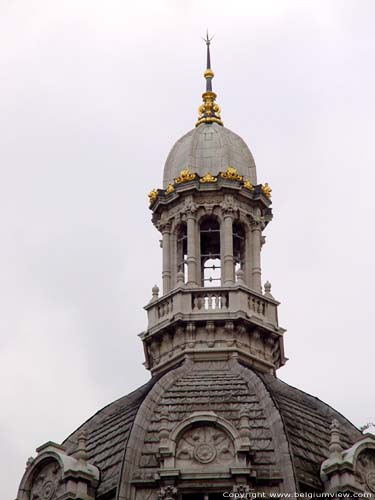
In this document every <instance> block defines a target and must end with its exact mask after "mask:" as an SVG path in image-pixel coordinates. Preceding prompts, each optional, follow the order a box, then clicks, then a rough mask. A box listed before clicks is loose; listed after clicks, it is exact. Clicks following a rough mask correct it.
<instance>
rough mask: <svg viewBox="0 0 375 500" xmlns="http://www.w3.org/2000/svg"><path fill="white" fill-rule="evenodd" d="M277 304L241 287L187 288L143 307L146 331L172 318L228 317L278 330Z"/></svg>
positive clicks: (172, 291) (268, 298)
mask: <svg viewBox="0 0 375 500" xmlns="http://www.w3.org/2000/svg"><path fill="white" fill-rule="evenodd" d="M277 305H278V302H277V301H276V300H274V299H272V298H270V297H266V296H264V295H262V294H260V293H258V292H255V291H253V290H250V289H249V288H247V287H245V286H243V285H239V284H237V285H234V286H232V287H212V288H211V287H210V288H186V287H184V286H182V287H179V288H175V289H174V290H171V291H170V292H168V293H167V294H166V295H164V296H163V297H160V298H156V299H154V300H153V301H151V302H150V303H149V304H148V305H147V306H146V307H145V309H146V311H147V314H148V330H149V331H150V332H152V331H156V330H159V329H160V328H163V327H164V326H165V325H166V324H167V323H168V322H170V321H172V320H173V319H174V318H178V319H182V320H184V319H185V318H186V319H188V320H189V321H191V320H194V319H195V318H196V319H197V320H201V319H203V316H204V315H207V320H210V319H212V320H215V319H224V318H225V317H226V316H227V315H228V313H230V314H231V315H232V314H234V315H236V314H237V315H241V314H242V315H245V316H247V317H254V318H258V320H260V321H261V322H263V323H268V324H271V325H274V326H275V327H277V325H278V322H277Z"/></svg>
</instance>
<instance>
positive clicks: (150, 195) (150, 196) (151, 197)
mask: <svg viewBox="0 0 375 500" xmlns="http://www.w3.org/2000/svg"><path fill="white" fill-rule="evenodd" d="M157 197H158V192H157V190H156V189H153V190H152V191H150V192H149V193H148V199H149V200H150V205H152V203H154V201H155V200H156V198H157Z"/></svg>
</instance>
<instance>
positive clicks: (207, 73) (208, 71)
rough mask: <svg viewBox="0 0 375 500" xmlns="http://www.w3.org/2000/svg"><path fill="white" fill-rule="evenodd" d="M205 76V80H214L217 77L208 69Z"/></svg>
mask: <svg viewBox="0 0 375 500" xmlns="http://www.w3.org/2000/svg"><path fill="white" fill-rule="evenodd" d="M203 76H204V77H205V78H213V77H214V76H215V75H214V72H213V71H212V69H206V71H205V72H204V73H203Z"/></svg>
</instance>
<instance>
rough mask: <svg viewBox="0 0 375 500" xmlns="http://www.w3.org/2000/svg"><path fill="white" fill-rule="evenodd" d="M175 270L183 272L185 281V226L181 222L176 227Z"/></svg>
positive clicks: (185, 280)
mask: <svg viewBox="0 0 375 500" xmlns="http://www.w3.org/2000/svg"><path fill="white" fill-rule="evenodd" d="M177 272H178V273H179V272H183V273H184V283H186V282H187V226H186V223H185V222H183V223H182V224H180V226H179V227H178V229H177Z"/></svg>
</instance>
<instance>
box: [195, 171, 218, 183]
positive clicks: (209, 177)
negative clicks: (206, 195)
mask: <svg viewBox="0 0 375 500" xmlns="http://www.w3.org/2000/svg"><path fill="white" fill-rule="evenodd" d="M199 182H203V183H205V182H217V178H216V177H214V176H213V175H211V174H210V172H208V174H206V175H204V176H203V177H202V178H201V179H200V181H199Z"/></svg>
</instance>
